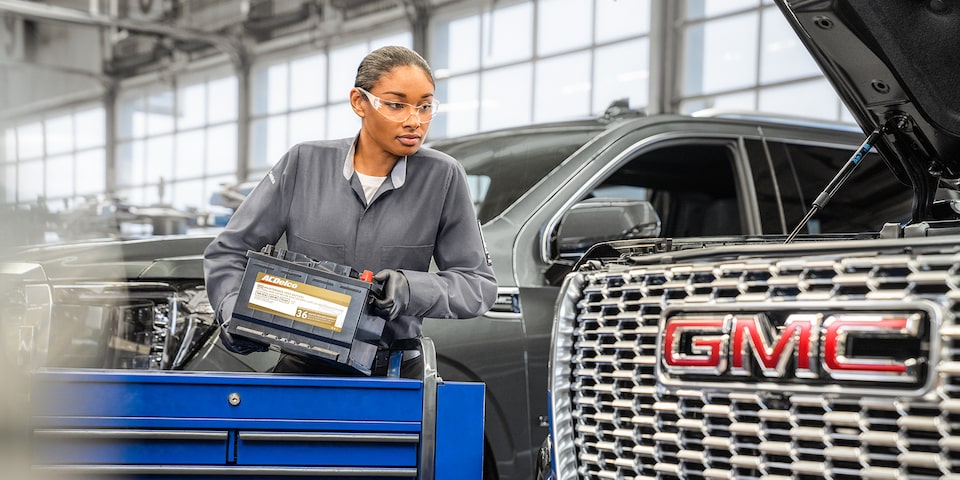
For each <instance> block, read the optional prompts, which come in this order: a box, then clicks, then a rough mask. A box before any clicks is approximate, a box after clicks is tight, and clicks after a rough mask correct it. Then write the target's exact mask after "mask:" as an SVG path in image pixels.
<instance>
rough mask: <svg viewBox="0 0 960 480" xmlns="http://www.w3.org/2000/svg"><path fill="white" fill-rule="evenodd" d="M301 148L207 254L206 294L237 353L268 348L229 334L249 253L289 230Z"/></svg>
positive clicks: (226, 339) (244, 205)
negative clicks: (291, 201)
mask: <svg viewBox="0 0 960 480" xmlns="http://www.w3.org/2000/svg"><path fill="white" fill-rule="evenodd" d="M297 153H298V147H293V148H292V149H291V150H290V151H289V152H287V153H286V154H285V155H284V156H283V157H282V158H281V159H280V161H279V162H277V164H276V165H275V166H274V167H273V168H272V169H271V170H270V171H269V172H268V173H267V175H266V176H265V177H264V178H263V179H262V180H261V181H260V183H259V184H257V186H256V187H255V188H254V189H253V191H251V192H250V194H249V195H248V196H247V198H246V199H244V200H243V202H242V203H241V204H240V207H238V208H237V211H236V212H234V214H233V215H232V216H231V217H230V221H229V222H227V226H226V227H224V229H223V231H221V232H220V233H219V234H218V235H217V236H216V237H215V238H214V240H213V241H212V242H211V243H210V245H208V246H207V248H206V249H205V250H204V252H203V272H204V278H205V281H206V288H207V296H208V298H209V299H210V304H211V305H213V306H214V308H215V309H216V319H217V323H219V324H220V327H221V328H220V338H221V340H223V343H224V346H226V347H227V348H228V349H230V350H232V351H234V352H236V353H250V352H252V351H264V350H266V348H267V347H266V345H264V344H262V343H259V342H254V341H250V340H246V339H243V338H240V337H234V336H231V335H230V334H229V333H227V331H226V327H227V325H228V324H229V321H230V318H231V315H232V314H233V309H234V306H235V305H236V302H237V295H238V293H239V292H240V285H241V282H242V280H243V271H244V269H245V268H246V265H247V257H246V254H247V251H248V250H253V251H260V249H261V248H263V247H264V246H265V245H267V244H275V243H276V242H277V241H278V240H279V239H280V237H281V236H282V235H283V232H284V231H285V230H286V218H287V213H288V211H289V208H290V200H291V198H292V192H293V188H294V187H295V180H296V168H297V164H298V162H297Z"/></svg>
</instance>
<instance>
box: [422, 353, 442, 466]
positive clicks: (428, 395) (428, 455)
mask: <svg viewBox="0 0 960 480" xmlns="http://www.w3.org/2000/svg"><path fill="white" fill-rule="evenodd" d="M420 348H421V350H422V351H423V419H422V420H421V422H420V426H421V428H420V435H421V438H422V441H421V443H420V472H419V475H418V477H417V478H418V479H419V480H433V477H434V475H435V474H436V472H435V466H434V462H435V461H436V455H437V385H438V384H439V383H440V382H442V381H443V380H442V379H441V378H440V376H439V375H438V374H437V349H436V347H434V345H433V339H431V338H430V337H421V338H420Z"/></svg>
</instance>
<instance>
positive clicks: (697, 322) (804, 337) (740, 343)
mask: <svg viewBox="0 0 960 480" xmlns="http://www.w3.org/2000/svg"><path fill="white" fill-rule="evenodd" d="M912 305H913V306H914V307H916V308H911V309H908V310H905V309H904V308H903V307H904V303H903V302H901V303H899V304H895V303H890V304H889V306H888V307H886V308H884V307H881V308H876V307H877V305H876V304H872V305H871V307H874V308H871V309H869V310H867V309H864V307H863V304H862V303H861V304H860V305H859V306H858V307H856V308H836V305H834V304H831V305H830V307H828V308H824V305H823V304H819V305H818V307H819V308H808V307H807V306H806V304H803V306H802V307H801V306H798V304H779V305H778V304H771V305H765V306H764V307H763V308H745V307H744V306H743V305H738V306H737V307H738V308H737V309H736V310H737V311H730V310H731V309H727V310H726V311H722V310H719V309H720V308H723V306H712V307H711V308H696V309H691V308H683V309H668V310H666V311H665V312H664V315H663V317H662V324H661V336H660V342H659V352H658V353H659V359H660V375H661V379H663V380H665V381H666V383H677V382H680V383H690V382H698V384H699V383H703V382H707V383H710V382H712V381H715V382H719V381H723V382H725V383H729V382H731V381H740V382H743V383H745V384H753V385H756V384H760V383H764V384H767V385H768V386H769V385H770V384H773V385H777V386H779V387H786V388H788V389H791V388H792V387H796V388H798V389H799V388H800V387H801V386H803V388H808V387H810V386H811V385H820V386H840V385H844V386H848V387H849V386H856V385H860V386H863V387H871V388H876V387H882V386H888V387H890V388H895V389H903V388H910V389H916V388H919V387H922V386H923V385H924V384H926V383H927V380H928V377H929V371H930V365H931V359H930V355H931V352H932V351H934V350H932V347H931V343H932V342H933V340H934V338H933V335H932V333H931V332H933V331H934V329H932V328H931V325H932V324H931V321H932V320H931V319H932V318H933V317H934V314H933V312H932V311H931V310H934V311H935V307H934V308H933V309H931V308H927V307H929V305H926V304H921V303H914V304H912ZM711 310H712V311H711Z"/></svg>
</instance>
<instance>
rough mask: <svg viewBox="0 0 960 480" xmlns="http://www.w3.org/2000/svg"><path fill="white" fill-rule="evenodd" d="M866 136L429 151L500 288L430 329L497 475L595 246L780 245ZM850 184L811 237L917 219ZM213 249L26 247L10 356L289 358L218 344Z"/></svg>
mask: <svg viewBox="0 0 960 480" xmlns="http://www.w3.org/2000/svg"><path fill="white" fill-rule="evenodd" d="M861 141H862V134H860V133H859V130H857V129H855V128H850V127H849V126H842V125H827V124H820V123H812V122H807V121H801V120H796V119H786V118H784V119H760V118H750V117H748V116H743V115H729V116H723V115H715V116H712V117H688V116H671V115H663V116H651V117H646V116H643V115H640V114H638V113H637V112H633V111H629V110H625V109H623V108H622V107H617V106H614V107H612V108H611V109H610V110H609V111H608V113H607V114H606V115H604V116H602V117H600V118H595V119H588V120H583V121H573V122H564V123H556V124H549V125H535V126H529V127H519V128H513V129H509V130H503V131H496V132H489V133H482V134H477V135H472V136H467V137H463V138H456V139H447V140H442V141H436V142H435V143H433V144H432V145H431V146H432V147H434V148H437V149H439V150H442V151H445V152H448V153H450V154H451V155H453V156H454V157H456V158H457V159H459V160H460V161H461V162H462V163H463V165H464V166H465V168H466V171H467V173H468V176H469V181H470V182H471V188H472V189H473V193H474V197H475V205H476V208H477V213H478V216H479V219H480V221H481V223H482V226H483V234H484V237H485V239H486V243H487V245H488V246H489V250H490V254H491V256H492V258H493V262H494V269H495V271H496V274H497V279H498V281H499V282H500V291H499V297H498V300H497V302H496V304H495V306H494V307H493V308H492V309H491V310H490V311H489V312H488V313H487V314H486V315H484V316H483V317H480V318H476V319H471V320H464V321H451V320H434V319H427V320H426V321H425V326H424V332H425V335H428V336H430V337H431V338H432V339H433V340H434V342H435V343H436V345H437V351H438V362H439V373H440V375H441V376H442V377H443V378H444V379H447V380H469V381H482V382H484V383H485V384H486V388H487V390H486V391H487V398H486V431H485V436H486V454H485V462H486V464H485V477H486V478H488V479H527V478H531V477H532V475H533V473H534V469H535V465H534V464H535V458H534V457H535V455H536V452H537V449H538V448H539V446H540V443H541V440H542V439H543V438H544V436H545V435H546V433H547V428H546V425H547V411H548V402H547V398H546V396H545V395H544V388H543V387H544V385H545V384H546V381H547V373H548V372H547V365H548V358H549V355H548V354H549V343H550V335H551V332H552V330H553V328H554V304H555V302H556V299H557V295H558V292H559V291H560V284H561V281H562V280H563V278H564V276H565V275H566V274H567V273H569V272H570V271H571V269H572V268H573V266H574V264H575V263H576V262H577V260H578V259H579V258H580V256H581V255H583V253H584V252H585V251H586V250H587V248H588V247H589V246H591V245H593V244H594V243H596V242H599V241H603V240H613V239H630V238H642V237H650V236H657V235H659V236H662V237H671V238H678V237H691V238H694V237H704V236H715V235H724V236H739V235H749V236H756V235H762V234H774V235H781V236H782V235H785V234H787V233H788V232H789V230H788V229H789V228H791V227H792V226H793V225H792V224H793V222H794V219H796V218H799V217H801V216H802V215H803V213H804V211H805V208H807V206H808V205H809V203H810V201H811V200H812V199H813V198H815V197H816V196H817V194H818V193H819V191H820V190H821V189H822V187H823V185H824V184H826V183H827V182H828V181H829V179H830V178H831V177H832V176H833V174H834V172H836V170H837V169H839V168H840V167H841V166H842V165H843V164H844V162H846V161H847V159H848V157H849V155H850V152H851V151H853V150H854V149H855V148H856V147H857V145H858V144H859V143H860V142H861ZM851 183H856V184H857V185H861V186H862V187H860V188H858V189H848V190H845V191H843V192H841V194H840V196H838V199H837V200H836V205H833V206H832V207H833V208H831V209H828V210H826V211H825V212H823V213H822V214H821V215H819V216H818V217H817V218H815V219H814V220H813V221H811V222H810V224H809V226H808V227H809V229H810V231H811V232H814V233H824V234H829V233H832V232H840V231H848V230H850V229H851V228H852V229H856V230H869V231H875V230H877V229H879V228H880V227H881V226H882V224H883V222H885V221H887V220H889V219H890V218H904V219H906V218H909V215H910V199H911V192H910V189H909V188H907V187H905V186H904V185H902V184H901V183H900V182H898V181H897V180H896V179H895V178H893V177H892V176H890V175H889V173H888V171H887V167H886V166H885V165H884V164H883V162H881V161H878V160H874V159H868V160H867V161H864V164H863V165H862V166H861V167H860V168H859V169H858V170H857V171H856V172H855V173H854V175H853V177H852V179H851ZM839 197H842V200H841V199H840V198H839ZM210 239H211V237H162V238H152V239H145V240H138V241H112V242H99V243H97V242H89V243H83V244H73V245H62V246H45V247H35V248H32V249H26V250H24V251H21V252H18V253H17V255H16V256H15V259H14V260H15V261H16V262H17V263H7V264H5V265H4V266H3V270H2V276H0V281H2V282H4V285H6V286H8V288H5V289H3V292H4V294H5V295H7V296H8V297H9V298H8V302H7V304H8V305H9V306H8V307H6V309H7V313H5V314H4V316H3V318H4V324H3V328H4V336H5V338H7V339H8V346H7V347H5V348H9V350H8V353H14V352H19V355H20V356H21V358H20V361H21V362H27V361H28V360H30V359H26V358H24V357H26V356H28V355H33V356H34V358H33V359H32V362H33V363H32V364H33V365H45V366H71V367H80V366H82V367H99V368H103V367H107V368H159V369H184V370H207V371H209V370H232V371H244V370H246V371H250V370H252V371H264V370H266V369H267V368H269V367H270V366H272V365H273V362H274V361H275V359H276V355H277V352H276V351H270V352H267V353H263V354H251V355H248V356H236V355H232V354H230V353H229V352H227V351H226V350H225V349H223V348H221V347H220V345H219V344H218V343H217V341H216V335H211V332H212V331H213V326H212V325H213V324H212V320H211V315H212V309H211V308H210V306H209V304H207V303H206V296H205V294H204V292H203V284H202V282H203V275H202V267H201V257H200V254H201V252H202V250H203V247H204V246H205V245H206V244H207V243H208V242H209V241H210ZM355 267H357V268H362V266H355ZM27 337H29V342H26V343H25V342H24V341H23V339H24V338H27ZM17 339H20V340H19V345H20V346H22V347H23V348H18V347H16V345H18V343H17ZM27 346H32V347H33V348H32V349H30V348H27Z"/></svg>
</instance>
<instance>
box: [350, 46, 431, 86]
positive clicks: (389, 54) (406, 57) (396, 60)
mask: <svg viewBox="0 0 960 480" xmlns="http://www.w3.org/2000/svg"><path fill="white" fill-rule="evenodd" d="M406 65H410V66H414V67H419V68H420V70H423V72H424V73H426V74H427V77H428V78H430V83H432V84H433V85H434V86H436V82H434V80H433V71H432V70H430V65H429V64H428V63H427V61H426V60H424V59H423V57H421V56H420V54H419V53H417V52H414V51H413V50H410V49H409V48H406V47H398V46H389V47H381V48H378V49H376V50H374V51H372V52H370V53H368V54H367V56H366V57H364V58H363V60H362V61H361V62H360V66H359V67H357V80H356V82H355V83H354V85H353V86H354V87H360V88H362V89H364V90H366V91H368V92H369V91H370V90H371V89H373V86H374V85H375V84H376V83H377V82H379V81H380V78H381V77H383V76H384V75H386V74H387V73H390V70H393V69H394V68H396V67H403V66H406Z"/></svg>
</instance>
